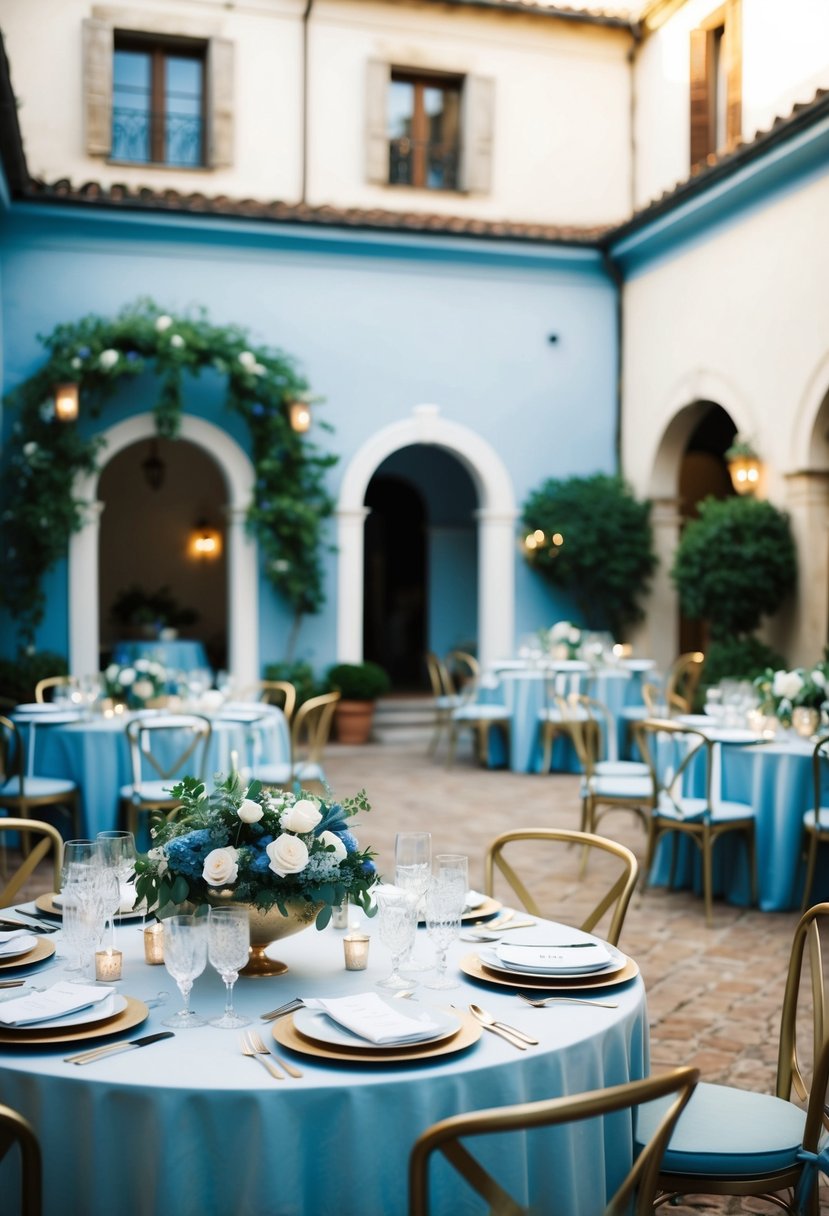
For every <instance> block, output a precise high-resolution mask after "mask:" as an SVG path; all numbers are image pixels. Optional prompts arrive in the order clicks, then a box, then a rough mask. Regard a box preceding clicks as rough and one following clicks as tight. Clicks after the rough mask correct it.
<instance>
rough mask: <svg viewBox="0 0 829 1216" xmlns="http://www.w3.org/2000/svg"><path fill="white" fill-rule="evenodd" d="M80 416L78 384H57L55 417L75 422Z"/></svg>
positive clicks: (63, 420) (60, 420)
mask: <svg viewBox="0 0 829 1216" xmlns="http://www.w3.org/2000/svg"><path fill="white" fill-rule="evenodd" d="M77 416H78V386H77V384H56V385H55V417H56V418H57V419H58V421H59V422H74V421H75V419H76V418H77Z"/></svg>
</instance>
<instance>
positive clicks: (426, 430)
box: [337, 405, 517, 663]
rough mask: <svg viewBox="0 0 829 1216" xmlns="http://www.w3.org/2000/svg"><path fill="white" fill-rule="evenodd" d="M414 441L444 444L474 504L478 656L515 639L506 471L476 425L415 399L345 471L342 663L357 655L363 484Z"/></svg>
mask: <svg viewBox="0 0 829 1216" xmlns="http://www.w3.org/2000/svg"><path fill="white" fill-rule="evenodd" d="M412 447H427V448H430V447H433V448H435V449H436V450H438V451H440V450H442V451H443V452H444V453H446V454H448V455H449V456H451V457H452V458H454V460H455V461H456V462H457V463H458V464H459V465H461V466H462V468H463V469H464V470H465V472H466V474H467V475H468V478H469V481H470V483H471V485H472V487H473V489H474V494H475V503H476V506H475V509H474V521H475V523H474V526H475V531H476V533H477V540H476V545H475V549H474V552H475V560H476V566H477V580H476V585H477V593H476V605H475V640H476V641H477V649H478V655H479V657H480V658H481V660H482V661H483V662H484V663H486V662H487V661H489V660H491V659H495V658H497V657H499V656H503V655H508V654H510V653H511V652H512V648H513V646H514V642H515V563H516V559H517V556H516V555H517V549H516V545H515V520H516V516H517V511H516V507H515V496H514V493H513V489H512V482H511V479H510V476H509V474H508V472H507V469H506V466H505V465H504V463H503V461H502V460H501V457H500V456H499V455H498V453H497V452H496V451H495V449H494V448H492V447H491V446H490V444H489V443H487V442H486V440H484V439H482V438H481V436H480V435H478V434H476V432H475V431H472V430H470V429H469V428H468V427H465V426H461V425H460V424H458V423H455V422H449V421H447V420H446V419H444V418H442V417H441V416H440V410H439V409H438V407H437V406H435V405H420V406H416V407H415V409H414V410H413V411H412V415H411V417H409V418H408V419H404V420H402V421H400V422H396V423H392V424H391V425H390V426H387V427H384V428H383V430H381V431H377V432H376V433H375V434H374V435H372V436H371V437H370V438H369V439H367V440H366V442H365V443H364V444H363V446H362V447H361V448H360V449H359V450H358V451H357V453H356V454H355V455H354V457H353V458H352V460H351V462H350V464H349V465H348V468H347V469H346V471H345V474H344V477H343V482H342V488H341V491H340V500H339V507H338V510H337V522H338V530H337V552H338V572H337V657H338V659H339V660H340V661H341V662H345V663H357V662H360V661H361V660H362V658H363V615H364V613H363V595H364V580H363V573H364V558H365V536H364V525H365V520H366V517H367V514H368V511H369V508H368V507H366V505H365V501H366V493H367V490H368V486H369V483H370V481H371V479H372V477H373V476H374V474H375V473H376V472H377V470H378V469H379V467H380V466H381V465H382V464H383V462H384V461H385V460H386V459H387V458H388V457H390V456H391V455H392V454H393V453H396V452H399V451H401V450H403V449H406V448H412ZM469 552H471V550H469V549H468V550H467V553H469ZM456 574H457V572H456ZM461 582H462V575H459V574H458V576H457V577H456V583H457V584H458V585H460V584H461ZM430 641H431V639H430Z"/></svg>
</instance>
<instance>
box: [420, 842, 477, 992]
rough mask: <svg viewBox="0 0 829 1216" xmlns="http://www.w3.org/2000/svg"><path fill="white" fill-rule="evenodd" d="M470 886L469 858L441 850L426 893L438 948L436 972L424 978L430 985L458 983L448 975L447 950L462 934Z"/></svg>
mask: <svg viewBox="0 0 829 1216" xmlns="http://www.w3.org/2000/svg"><path fill="white" fill-rule="evenodd" d="M468 889H469V862H468V859H467V858H466V857H463V856H461V855H460V854H457V853H439V854H438V855H437V857H435V864H434V869H433V872H432V881H431V882H430V884H429V889H428V891H427V892H426V932H427V933H428V935H429V937H430V938H431V941H432V944H433V946H434V948H435V975H434V977H433V978H432V979H427V980H425V981H424V983H425V986H426V987H427V988H438V989H441V988H456V987H457V986H458V981H457V980H456V979H454V978H453V977H451V976H449V975H447V972H446V952H447V950H448V949H449V947H450V946H451V945H452V942H453V941H455V939H456V938H457V937H458V936H459V934H460V931H461V917H462V916H463V910H464V905H465V903H466V893H467V891H468Z"/></svg>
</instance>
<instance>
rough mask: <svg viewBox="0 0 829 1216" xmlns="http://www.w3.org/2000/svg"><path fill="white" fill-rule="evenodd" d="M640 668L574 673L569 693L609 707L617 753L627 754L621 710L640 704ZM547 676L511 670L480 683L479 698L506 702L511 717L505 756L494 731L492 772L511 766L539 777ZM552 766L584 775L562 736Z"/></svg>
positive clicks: (555, 747)
mask: <svg viewBox="0 0 829 1216" xmlns="http://www.w3.org/2000/svg"><path fill="white" fill-rule="evenodd" d="M643 674H644V673H643V670H642V669H641V668H637V669H631V668H626V667H609V668H600V669H599V670H598V671H596V672H589V673H585V674H582V675H574V676H573V677H572V678H571V683H572V687H568V691H570V692H578V693H580V694H586V695H589V696H591V697H594V698H595V699H596V700H597V701H601V702H602V703H603V704H604V705H606V706H607V708H608V710H609V712H610V716H611V721H612V723H613V725H614V729H615V738H614V740H613V741H612V744H611V758H613V757H612V750H613V745H614V744H615V748H616V755H617V756H619V755H623V754H624V739H625V732H626V729H627V727H626V723H625V722H624V721H623V719H622V717H621V712H622V709H623V707H625V706H631V705H638V704H639V703H640V702H641V700H642V676H643ZM547 679H549V674H548V673H545V672H544V671H543V670H538V669H535V670H533V669H525V670H520V669H507V670H501V671H498V673H497V679H495V680H489V681H488V680H487V678H486V677H485V679H484V680H483V681H482V684H481V687H480V689H479V691H478V699H479V700H480V701H482V702H490V703H491V702H500V701H503V702H504V703H505V704H506V705H507V707H508V709H509V711H510V713H511V715H512V721H511V725H510V747H509V755H508V756H507V754H506V751H505V748H504V742H503V737H502V736H501V734H500V732H498V731H496V730H492V731H490V746H489V763H490V765H491V766H492V767H493V768H498V767H504V766H505V765H507V766H508V767H509V768H510V769H512V771H513V772H516V773H540V772H541V767H542V760H543V747H542V743H541V734H540V727H539V717H538V715H539V713H540V711H541V710H542V709H544V708H545V681H546V680H547ZM551 768H552V770H553V771H554V772H566V773H576V772H579V771H580V765H579V761H578V757H577V756H576V753H575V750H574V748H573V745H572V743H571V742H570V741H569V739H567V738H566V737H565V736H559V738H558V739H556V741H555V743H554V745H553V754H552V762H551Z"/></svg>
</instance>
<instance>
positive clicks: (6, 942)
mask: <svg viewBox="0 0 829 1216" xmlns="http://www.w3.org/2000/svg"><path fill="white" fill-rule="evenodd" d="M28 945H32V946H35V945H37V938H36V937H35V936H34V934H32V933H29V931H28V930H27V929H9V930H6V931H4V932H3V933H0V957H1V956H2V955H4V954H20V953H22V951H23V950H25V949H26V948H27V946H28Z"/></svg>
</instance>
